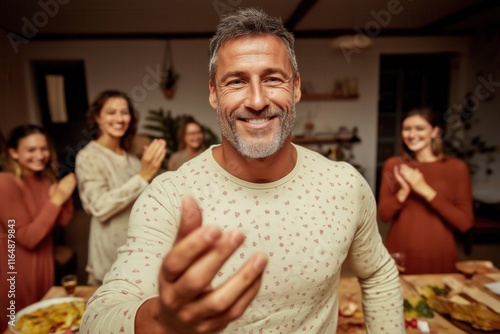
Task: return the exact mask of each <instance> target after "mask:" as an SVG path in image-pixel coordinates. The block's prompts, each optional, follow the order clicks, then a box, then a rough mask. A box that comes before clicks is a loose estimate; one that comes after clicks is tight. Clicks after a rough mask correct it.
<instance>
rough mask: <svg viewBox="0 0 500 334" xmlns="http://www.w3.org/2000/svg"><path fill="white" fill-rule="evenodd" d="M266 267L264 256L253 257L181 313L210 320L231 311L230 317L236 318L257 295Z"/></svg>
mask: <svg viewBox="0 0 500 334" xmlns="http://www.w3.org/2000/svg"><path fill="white" fill-rule="evenodd" d="M266 265H267V257H266V256H265V255H264V254H255V255H253V256H252V257H251V258H250V260H249V261H247V262H246V263H245V264H244V265H243V267H242V268H241V269H240V270H239V271H238V272H237V273H235V274H234V275H233V276H231V277H230V278H229V279H228V280H227V281H226V282H225V283H224V284H222V285H221V286H219V287H218V288H216V289H215V290H213V291H212V292H210V293H209V294H206V295H205V296H203V297H202V298H200V300H199V301H196V302H193V303H191V304H189V305H187V307H186V308H185V309H184V310H183V312H188V313H189V314H192V315H196V316H197V317H199V318H211V317H217V316H219V315H221V314H222V313H225V312H227V311H228V310H230V309H231V310H232V311H231V312H232V313H230V314H231V317H235V316H236V317H238V316H239V315H241V314H242V312H243V311H244V310H245V309H246V307H247V306H248V304H250V302H251V301H252V299H253V298H254V297H255V295H256V294H257V292H258V289H259V287H260V280H261V277H262V273H263V271H264V269H265V267H266ZM256 282H257V283H256ZM240 312H241V313H240ZM233 319H235V318H233Z"/></svg>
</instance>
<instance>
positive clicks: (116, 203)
mask: <svg viewBox="0 0 500 334" xmlns="http://www.w3.org/2000/svg"><path fill="white" fill-rule="evenodd" d="M106 159H107V157H105V156H103V155H102V154H99V152H98V151H96V150H85V151H81V152H79V153H78V155H77V157H76V168H75V172H76V176H77V179H78V191H79V194H80V199H81V200H82V204H83V208H84V209H85V211H86V212H87V213H88V214H90V215H92V216H93V217H95V218H97V219H98V220H99V221H100V222H106V221H107V220H108V219H110V218H112V217H113V216H114V215H116V214H117V213H118V212H120V211H121V210H123V209H124V208H126V207H127V206H129V205H130V204H131V203H132V202H134V201H135V200H136V199H137V197H138V196H139V195H140V194H141V192H142V191H143V190H144V189H145V188H146V186H147V185H148V182H147V181H146V180H144V179H143V178H142V177H141V176H140V175H139V174H136V175H134V176H132V177H131V178H130V179H128V181H126V182H124V183H123V184H121V185H120V186H117V187H113V186H111V184H110V182H109V180H108V177H107V176H106V175H107V174H109V172H111V173H120V172H122V171H120V170H119V169H115V170H111V171H110V170H109V169H112V168H113V167H112V164H111V163H109V162H108V163H107V162H106ZM106 172H108V173H106Z"/></svg>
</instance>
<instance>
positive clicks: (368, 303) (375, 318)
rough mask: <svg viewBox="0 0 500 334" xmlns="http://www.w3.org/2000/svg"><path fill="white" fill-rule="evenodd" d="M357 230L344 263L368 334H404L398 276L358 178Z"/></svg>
mask: <svg viewBox="0 0 500 334" xmlns="http://www.w3.org/2000/svg"><path fill="white" fill-rule="evenodd" d="M355 189H357V201H356V202H355V203H357V204H356V206H357V207H356V210H357V212H358V213H359V218H358V221H357V229H356V232H355V235H354V239H353V242H352V244H351V247H350V250H349V254H348V258H347V261H348V263H349V265H350V266H351V268H352V269H353V270H354V272H355V274H356V276H357V277H358V280H359V283H360V286H361V291H362V303H363V313H364V314H365V316H364V317H365V322H366V328H367V331H368V333H405V327H404V319H403V312H402V309H403V298H402V295H401V287H400V283H399V274H398V271H397V269H396V267H395V265H394V261H392V259H391V257H390V255H389V253H388V252H387V249H386V248H385V246H384V244H383V242H382V238H381V236H380V234H379V232H378V225H377V212H376V204H375V198H374V196H373V193H372V191H371V189H370V187H369V185H368V184H367V183H366V181H365V180H364V179H363V177H362V176H361V175H360V176H358V184H357V187H356V188H355Z"/></svg>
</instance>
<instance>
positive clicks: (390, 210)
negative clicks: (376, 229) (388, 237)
mask: <svg viewBox="0 0 500 334" xmlns="http://www.w3.org/2000/svg"><path fill="white" fill-rule="evenodd" d="M396 164H398V160H397V158H395V157H393V158H390V159H388V160H387V161H386V162H385V163H384V167H383V169H382V174H381V176H380V189H379V196H378V204H377V212H378V215H379V217H380V220H382V221H383V222H385V223H387V222H390V221H392V220H393V219H394V218H395V217H396V215H397V214H398V213H399V212H400V211H401V209H402V208H403V206H404V203H401V202H399V201H398V199H397V197H396V194H397V192H398V190H399V189H400V185H399V183H398V181H397V180H396V177H395V176H394V166H395V165H396Z"/></svg>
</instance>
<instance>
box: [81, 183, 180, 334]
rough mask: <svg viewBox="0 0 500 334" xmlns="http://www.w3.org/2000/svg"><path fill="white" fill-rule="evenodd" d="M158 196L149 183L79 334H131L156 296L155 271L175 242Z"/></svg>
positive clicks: (168, 216)
mask: <svg viewBox="0 0 500 334" xmlns="http://www.w3.org/2000/svg"><path fill="white" fill-rule="evenodd" d="M161 193H162V191H161V189H159V188H158V187H157V184H155V183H154V182H153V183H152V184H151V186H149V188H147V189H146V190H145V191H144V193H143V194H142V195H141V196H140V197H139V198H138V200H137V201H136V203H135V204H134V207H133V208H132V212H131V216H130V228H129V233H128V237H127V243H126V244H125V245H124V246H122V247H120V249H119V250H118V258H117V260H116V261H115V263H114V264H113V267H112V268H111V270H110V271H109V273H108V274H107V275H106V277H105V279H104V284H103V285H102V286H101V287H100V288H99V289H98V290H97V291H96V293H95V294H94V296H93V297H92V298H91V299H90V300H89V304H88V306H87V310H86V312H85V314H84V317H83V319H82V323H81V328H80V333H82V334H108V333H114V332H118V331H123V332H124V333H133V332H134V320H135V315H136V313H137V310H138V309H139V307H140V306H141V305H142V303H144V302H145V301H146V300H147V299H148V298H152V297H154V296H156V295H158V288H157V284H158V275H159V269H160V267H161V263H162V259H163V257H164V256H165V255H166V253H167V251H168V250H169V249H170V246H169V243H170V244H171V243H173V240H174V239H175V234H176V223H175V222H176V220H177V219H178V217H174V216H173V215H172V213H171V212H169V210H167V208H168V207H170V203H168V201H167V199H166V198H163V197H162V198H161V200H160V197H161ZM162 202H163V203H162ZM175 207H177V208H179V207H180V203H177V204H175ZM144 208H146V209H147V212H146V211H144V210H145V209H144ZM153 208H155V209H153ZM151 209H153V210H151ZM145 217H147V219H144V218H145ZM167 240H168V242H167Z"/></svg>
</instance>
